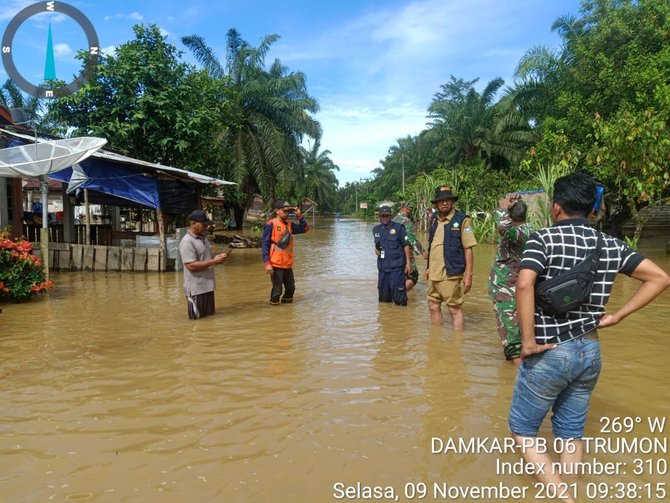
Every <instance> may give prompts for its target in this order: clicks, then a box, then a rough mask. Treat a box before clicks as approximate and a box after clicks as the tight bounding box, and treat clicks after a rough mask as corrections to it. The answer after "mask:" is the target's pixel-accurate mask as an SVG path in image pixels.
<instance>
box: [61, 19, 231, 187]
mask: <svg viewBox="0 0 670 503" xmlns="http://www.w3.org/2000/svg"><path fill="white" fill-rule="evenodd" d="M134 31H135V39H134V40H131V41H129V42H126V43H125V44H122V45H120V46H119V47H118V48H117V49H116V52H115V54H114V55H109V56H104V57H102V58H101V60H100V63H99V65H98V66H97V67H96V69H95V72H94V74H93V75H92V76H91V78H90V79H89V80H88V82H87V83H86V85H85V86H84V87H83V88H82V89H80V90H79V91H78V92H77V93H75V94H73V95H70V96H66V97H63V98H59V99H57V100H54V101H53V104H52V106H51V111H52V113H53V114H54V115H55V116H56V117H57V118H58V119H60V120H62V121H64V122H66V123H67V124H69V125H70V126H72V127H74V128H75V131H74V132H73V133H74V134H76V135H78V134H81V135H93V136H102V137H104V138H107V140H108V142H109V146H110V148H112V149H115V150H118V151H120V152H123V153H125V154H127V155H130V156H133V157H137V158H139V159H143V160H146V161H149V162H160V163H162V164H166V165H172V166H177V167H180V168H185V169H190V170H193V171H197V172H201V173H206V174H209V175H212V176H221V175H222V173H221V172H220V170H219V169H217V167H218V166H219V165H220V163H221V160H222V154H221V152H220V150H219V149H218V148H217V143H216V141H215V140H216V136H217V132H221V131H222V129H224V128H225V124H227V123H229V122H230V121H231V119H230V115H231V114H230V110H229V107H228V105H227V98H228V97H229V96H230V92H229V91H230V90H229V88H228V87H226V86H225V85H224V84H225V83H224V82H222V81H217V80H214V79H212V78H211V77H210V76H209V75H208V74H207V73H206V72H202V71H201V72H198V71H196V70H195V68H193V67H192V66H189V65H187V64H185V63H183V62H182V61H181V53H180V52H179V51H178V50H177V49H176V47H175V46H173V45H171V44H168V43H167V41H166V37H164V36H162V35H161V33H160V30H159V29H158V27H157V26H155V25H151V26H149V27H145V26H141V25H138V26H135V27H134ZM82 57H83V56H82Z"/></svg>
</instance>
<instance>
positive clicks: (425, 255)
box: [421, 250, 428, 260]
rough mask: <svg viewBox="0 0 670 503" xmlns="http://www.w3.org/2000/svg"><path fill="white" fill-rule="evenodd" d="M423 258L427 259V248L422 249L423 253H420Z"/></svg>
mask: <svg viewBox="0 0 670 503" xmlns="http://www.w3.org/2000/svg"><path fill="white" fill-rule="evenodd" d="M421 256H422V257H423V259H424V260H428V250H423V253H422V254H421Z"/></svg>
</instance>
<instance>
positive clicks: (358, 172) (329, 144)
mask: <svg viewBox="0 0 670 503" xmlns="http://www.w3.org/2000/svg"><path fill="white" fill-rule="evenodd" d="M316 118H317V119H318V120H319V121H320V122H321V125H322V126H323V131H324V133H323V138H322V142H321V145H322V148H324V149H328V150H330V151H331V152H332V154H331V159H332V160H333V162H334V163H335V164H337V165H338V166H339V167H340V171H339V172H338V173H337V177H338V179H339V180H340V182H341V183H345V182H347V181H354V180H357V179H359V178H361V177H368V176H371V173H370V172H371V171H372V170H373V169H375V168H377V167H379V165H380V161H381V160H382V159H383V158H384V157H385V156H386V154H387V153H388V149H389V148H390V147H391V146H393V145H395V144H396V140H397V139H399V138H404V137H405V136H407V135H412V136H413V135H416V134H418V133H419V132H420V131H421V130H422V129H424V128H425V122H426V119H425V111H424V110H423V109H421V108H416V107H414V106H412V105H410V104H400V105H398V106H395V107H383V106H362V107H357V106H356V104H351V105H349V106H347V105H340V104H337V101H335V102H333V103H330V102H326V103H322V111H321V112H319V114H317V117H316Z"/></svg>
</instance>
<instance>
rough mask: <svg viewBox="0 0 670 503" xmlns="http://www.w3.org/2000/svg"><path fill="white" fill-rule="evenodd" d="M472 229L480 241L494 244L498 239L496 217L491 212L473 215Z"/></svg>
mask: <svg viewBox="0 0 670 503" xmlns="http://www.w3.org/2000/svg"><path fill="white" fill-rule="evenodd" d="M471 219H472V231H473V232H474V233H475V238H476V239H477V242H478V243H488V244H494V243H495V242H496V240H497V239H498V228H497V226H496V219H495V217H493V215H492V214H491V212H486V213H479V214H476V215H472V216H471Z"/></svg>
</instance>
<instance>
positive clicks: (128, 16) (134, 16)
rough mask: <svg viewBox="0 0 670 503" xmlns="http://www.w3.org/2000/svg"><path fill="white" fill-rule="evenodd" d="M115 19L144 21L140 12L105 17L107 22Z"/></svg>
mask: <svg viewBox="0 0 670 503" xmlns="http://www.w3.org/2000/svg"><path fill="white" fill-rule="evenodd" d="M114 19H130V20H131V21H143V20H144V16H143V15H142V14H140V13H139V12H131V13H130V14H114V15H113V16H105V21H111V20H114Z"/></svg>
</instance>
